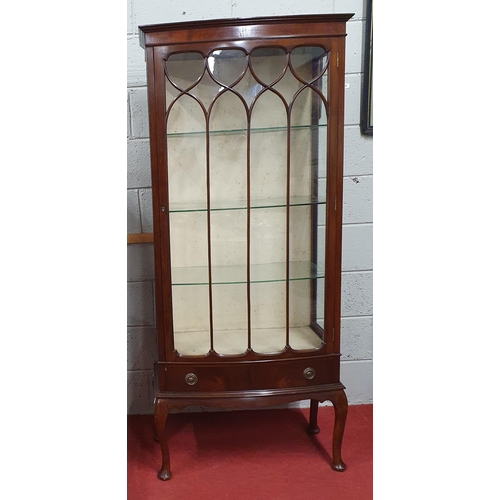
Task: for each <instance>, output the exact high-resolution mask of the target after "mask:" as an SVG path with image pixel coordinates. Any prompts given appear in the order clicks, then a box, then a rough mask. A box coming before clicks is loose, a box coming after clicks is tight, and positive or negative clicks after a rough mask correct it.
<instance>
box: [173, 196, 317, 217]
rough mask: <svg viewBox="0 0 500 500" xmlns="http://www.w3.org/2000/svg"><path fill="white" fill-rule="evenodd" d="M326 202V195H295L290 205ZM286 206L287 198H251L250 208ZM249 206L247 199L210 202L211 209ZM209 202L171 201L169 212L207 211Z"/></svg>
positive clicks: (237, 208)
mask: <svg viewBox="0 0 500 500" xmlns="http://www.w3.org/2000/svg"><path fill="white" fill-rule="evenodd" d="M325 203H326V199H325V197H324V196H321V197H315V196H293V197H290V206H291V207H298V206H306V205H322V204H325ZM278 207H286V198H284V197H282V198H268V199H260V200H254V199H251V200H250V208H278ZM246 208H247V200H224V201H215V200H212V201H211V203H210V210H244V209H246ZM206 211H207V202H206V200H204V201H198V202H189V203H188V202H185V203H170V207H169V212H170V213H178V212H206Z"/></svg>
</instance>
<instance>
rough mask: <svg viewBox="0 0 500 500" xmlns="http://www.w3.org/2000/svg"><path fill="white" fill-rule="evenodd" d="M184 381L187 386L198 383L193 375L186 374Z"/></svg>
mask: <svg viewBox="0 0 500 500" xmlns="http://www.w3.org/2000/svg"><path fill="white" fill-rule="evenodd" d="M184 380H185V381H186V384H187V385H194V384H196V382H198V377H197V376H196V375H195V374H194V373H188V374H187V375H186V376H185V377H184Z"/></svg>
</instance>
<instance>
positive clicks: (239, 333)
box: [212, 283, 248, 354]
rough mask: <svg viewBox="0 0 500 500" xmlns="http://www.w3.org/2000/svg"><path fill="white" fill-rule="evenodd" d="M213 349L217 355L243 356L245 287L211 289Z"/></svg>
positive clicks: (246, 341) (245, 328) (244, 341)
mask: <svg viewBox="0 0 500 500" xmlns="http://www.w3.org/2000/svg"><path fill="white" fill-rule="evenodd" d="M212 303H213V317H214V320H213V321H214V349H215V351H216V352H218V353H219V354H243V353H244V352H245V351H246V350H247V346H248V312H247V286H246V283H244V284H239V285H214V286H213V287H212Z"/></svg>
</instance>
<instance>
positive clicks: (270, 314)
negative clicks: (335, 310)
mask: <svg viewBox="0 0 500 500" xmlns="http://www.w3.org/2000/svg"><path fill="white" fill-rule="evenodd" d="M163 58H164V68H163V69H164V75H162V77H163V78H164V92H165V99H164V102H165V106H164V119H165V124H166V125H165V127H166V139H165V140H166V153H165V155H166V158H165V161H166V165H167V175H166V184H167V188H166V190H167V193H168V207H167V214H166V216H167V217H168V227H169V250H170V253H169V254H170V265H171V281H172V283H171V285H172V294H171V296H172V319H173V344H174V349H175V350H177V351H178V353H179V354H181V355H184V356H196V355H205V354H207V353H209V352H216V353H218V354H221V355H242V354H244V353H245V352H247V351H248V350H253V351H255V352H256V353H260V354H271V353H279V352H282V351H283V350H285V349H290V348H291V349H294V350H314V349H318V348H320V347H321V346H322V345H323V341H324V332H323V318H324V280H325V204H326V175H327V168H326V164H327V145H326V143H327V116H328V101H327V98H326V94H327V86H328V71H329V61H330V53H329V52H328V51H327V50H326V49H325V48H324V47H323V46H321V45H314V44H311V45H301V46H294V45H289V46H285V45H283V44H282V43H281V42H278V41H276V42H266V44H258V43H256V42H252V43H251V44H250V43H248V44H247V45H245V48H242V44H239V45H238V46H230V45H227V44H225V45H221V46H220V47H207V46H204V47H202V48H201V50H198V49H197V50H194V49H192V50H191V49H186V48H184V47H170V48H168V49H165V54H164V56H163Z"/></svg>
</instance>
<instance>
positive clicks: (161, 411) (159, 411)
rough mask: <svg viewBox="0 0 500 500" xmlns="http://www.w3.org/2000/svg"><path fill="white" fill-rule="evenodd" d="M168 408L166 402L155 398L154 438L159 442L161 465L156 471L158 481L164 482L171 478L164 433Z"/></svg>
mask: <svg viewBox="0 0 500 500" xmlns="http://www.w3.org/2000/svg"><path fill="white" fill-rule="evenodd" d="M168 411H169V407H168V404H167V400H166V399H163V398H156V400H155V429H156V438H157V439H158V441H159V442H160V448H161V456H162V464H161V469H160V470H159V471H158V479H161V480H162V481H166V480H167V479H170V478H171V477H172V473H171V472H170V455H169V452H168V443H167V435H166V433H165V423H166V422H167V416H168Z"/></svg>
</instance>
